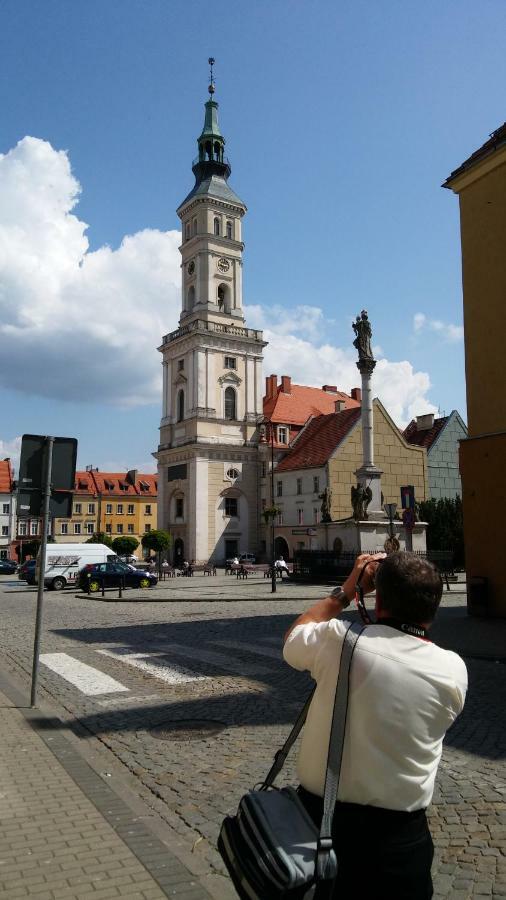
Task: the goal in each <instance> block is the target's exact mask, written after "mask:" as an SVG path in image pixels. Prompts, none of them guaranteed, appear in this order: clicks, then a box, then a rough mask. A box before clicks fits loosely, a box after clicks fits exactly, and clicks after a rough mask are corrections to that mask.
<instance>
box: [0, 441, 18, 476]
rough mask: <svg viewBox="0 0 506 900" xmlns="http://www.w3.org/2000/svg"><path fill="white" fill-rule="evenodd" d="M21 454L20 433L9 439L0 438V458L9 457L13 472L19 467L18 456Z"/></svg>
mask: <svg viewBox="0 0 506 900" xmlns="http://www.w3.org/2000/svg"><path fill="white" fill-rule="evenodd" d="M20 454H21V435H19V436H18V437H15V438H12V440H10V441H3V440H2V438H0V459H10V461H11V463H12V467H13V469H14V471H15V472H17V471H18V468H19V457H20Z"/></svg>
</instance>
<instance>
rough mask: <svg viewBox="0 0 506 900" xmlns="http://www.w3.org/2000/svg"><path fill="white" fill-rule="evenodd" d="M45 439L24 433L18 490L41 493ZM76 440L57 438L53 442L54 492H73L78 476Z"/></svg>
mask: <svg viewBox="0 0 506 900" xmlns="http://www.w3.org/2000/svg"><path fill="white" fill-rule="evenodd" d="M46 440H47V438H46V436H45V435H40V434H24V435H23V440H22V443H21V459H20V462H19V479H18V484H19V490H20V491H23V490H25V489H31V488H37V489H38V490H41V488H42V480H43V478H44V459H45V452H44V448H45V446H46ZM76 462H77V439H76V438H64V437H55V438H54V439H53V463H52V467H51V485H52V487H53V489H54V490H56V491H58V490H60V491H73V490H74V480H75V477H76Z"/></svg>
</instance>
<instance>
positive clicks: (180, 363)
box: [177, 359, 184, 372]
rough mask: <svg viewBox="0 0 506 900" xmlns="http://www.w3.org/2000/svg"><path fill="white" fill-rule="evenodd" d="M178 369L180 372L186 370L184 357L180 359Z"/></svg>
mask: <svg viewBox="0 0 506 900" xmlns="http://www.w3.org/2000/svg"><path fill="white" fill-rule="evenodd" d="M177 370H178V372H184V359H178V361H177Z"/></svg>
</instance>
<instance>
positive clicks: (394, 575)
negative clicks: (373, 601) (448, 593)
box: [376, 552, 443, 624]
mask: <svg viewBox="0 0 506 900" xmlns="http://www.w3.org/2000/svg"><path fill="white" fill-rule="evenodd" d="M376 589H377V592H378V599H379V607H380V609H381V611H382V612H387V613H389V614H390V615H391V616H394V618H396V619H402V620H403V621H404V622H414V623H417V624H420V623H422V622H432V620H433V618H434V616H435V615H436V613H437V609H438V606H439V603H440V600H441V595H442V593H443V582H442V579H441V576H440V574H439V572H438V570H437V569H436V567H435V566H434V565H433V564H432V563H431V562H429V561H428V560H427V559H424V558H423V557H420V556H416V555H415V554H414V553H402V552H399V553H391V554H390V556H387V557H386V559H384V560H383V561H382V562H381V565H379V566H378V571H377V573H376Z"/></svg>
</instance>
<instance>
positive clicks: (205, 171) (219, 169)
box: [192, 56, 231, 184]
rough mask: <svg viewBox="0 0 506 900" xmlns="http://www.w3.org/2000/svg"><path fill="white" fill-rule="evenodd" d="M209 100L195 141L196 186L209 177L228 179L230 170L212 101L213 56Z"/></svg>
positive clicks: (210, 63)
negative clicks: (215, 176) (199, 132)
mask: <svg viewBox="0 0 506 900" xmlns="http://www.w3.org/2000/svg"><path fill="white" fill-rule="evenodd" d="M208 62H209V67H210V71H209V85H208V88H207V90H208V91H209V95H210V96H209V100H208V101H207V102H206V103H205V110H206V112H205V117H204V127H203V129H202V132H201V134H200V137H199V138H198V139H197V144H198V148H199V155H198V157H197V159H195V160H194V161H193V166H192V169H193V174H194V175H195V180H196V182H197V184H200V182H201V181H204V179H206V178H209V177H210V176H211V175H220V176H221V177H222V178H224V179H225V180H226V179H227V178H228V177H229V175H230V172H231V168H230V163H229V161H228V159H226V158H225V156H224V149H225V138H224V137H223V135H222V133H221V131H220V126H219V124H218V104H217V102H216V100H214V92H215V90H216V83H215V80H214V69H213V67H214V64H215V59H214V56H210V57H209V60H208Z"/></svg>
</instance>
